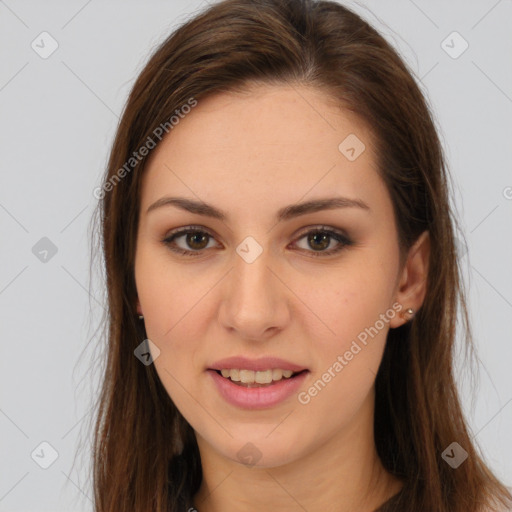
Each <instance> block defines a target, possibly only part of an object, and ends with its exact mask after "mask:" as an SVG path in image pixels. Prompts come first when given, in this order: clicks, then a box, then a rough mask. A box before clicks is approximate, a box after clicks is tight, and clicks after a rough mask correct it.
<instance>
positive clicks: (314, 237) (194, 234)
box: [162, 226, 354, 257]
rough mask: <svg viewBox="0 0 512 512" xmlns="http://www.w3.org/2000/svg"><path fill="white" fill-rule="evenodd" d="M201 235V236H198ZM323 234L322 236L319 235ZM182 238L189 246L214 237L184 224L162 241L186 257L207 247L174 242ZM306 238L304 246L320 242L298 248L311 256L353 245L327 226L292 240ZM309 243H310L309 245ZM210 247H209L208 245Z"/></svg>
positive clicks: (325, 255)
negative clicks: (181, 245)
mask: <svg viewBox="0 0 512 512" xmlns="http://www.w3.org/2000/svg"><path fill="white" fill-rule="evenodd" d="M200 235H202V236H200ZM321 235H323V236H321ZM180 238H183V239H184V243H185V245H188V247H190V244H192V246H193V245H194V244H197V245H201V244H202V243H203V242H204V241H205V240H207V242H208V243H209V242H210V239H214V238H215V237H214V236H213V235H212V234H211V233H210V232H209V231H208V230H207V229H206V228H204V227H202V226H186V227H184V228H179V229H176V230H174V231H172V232H171V233H169V234H168V235H167V236H166V237H165V238H164V239H163V240H162V243H163V244H164V245H165V246H166V247H168V248H169V249H170V250H171V251H173V252H175V253H177V254H181V255H183V256H187V257H197V256H201V255H202V254H204V253H205V251H206V250H207V249H209V247H207V246H205V247H201V248H199V249H196V250H194V249H193V247H192V248H191V249H185V248H183V247H180V246H178V245H177V244H176V240H178V239H180ZM302 239H306V242H305V243H306V246H308V247H311V245H313V246H315V245H316V244H320V246H321V248H320V250H314V249H311V250H309V249H303V248H302V249H300V251H302V252H306V253H309V254H310V255H311V256H313V257H327V256H331V255H333V254H336V253H339V252H340V251H342V250H343V249H344V248H346V247H348V246H351V245H353V243H354V242H353V241H352V240H351V239H350V238H349V237H348V236H346V235H345V234H344V233H342V232H340V231H338V230H336V229H334V228H330V227H327V226H318V227H314V228H310V229H308V230H306V231H303V232H302V233H301V234H300V235H299V236H298V237H297V238H296V239H295V241H294V243H296V241H299V240H302ZM333 240H334V241H335V242H337V245H335V246H334V247H331V248H329V249H328V250H323V249H325V247H323V246H325V245H326V246H327V247H329V246H331V242H332V241H333ZM310 244H311V245H310ZM210 248H211V247H210Z"/></svg>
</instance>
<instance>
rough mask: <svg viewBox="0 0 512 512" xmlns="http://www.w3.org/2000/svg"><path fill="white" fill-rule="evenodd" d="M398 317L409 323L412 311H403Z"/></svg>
mask: <svg viewBox="0 0 512 512" xmlns="http://www.w3.org/2000/svg"><path fill="white" fill-rule="evenodd" d="M400 316H401V317H402V318H405V320H406V321H409V320H411V318H413V317H414V309H412V308H408V309H406V310H405V311H403V312H402V313H400Z"/></svg>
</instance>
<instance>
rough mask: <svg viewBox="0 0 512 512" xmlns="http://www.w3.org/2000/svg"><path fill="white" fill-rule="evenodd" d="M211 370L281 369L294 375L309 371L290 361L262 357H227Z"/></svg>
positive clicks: (256, 370) (215, 363)
mask: <svg viewBox="0 0 512 512" xmlns="http://www.w3.org/2000/svg"><path fill="white" fill-rule="evenodd" d="M208 369H209V370H217V371H221V370H226V369H227V370H230V369H240V370H252V371H255V372H264V371H266V370H272V369H281V370H290V371H292V372H293V373H298V372H301V371H303V370H307V368H306V367H305V366H301V365H299V364H296V363H292V362H290V361H286V360H284V359H281V358H279V357H261V358H259V359H248V358H246V357H243V356H235V357H227V358H225V359H220V360H219V361H215V362H214V363H213V364H212V365H211V366H210V367H209V368H208Z"/></svg>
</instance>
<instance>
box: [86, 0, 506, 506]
mask: <svg viewBox="0 0 512 512" xmlns="http://www.w3.org/2000/svg"><path fill="white" fill-rule="evenodd" d="M96 196H97V197H98V198H100V199H101V203H100V208H101V210H100V212H101V230H102V250H103V251H104V259H105V266H106V271H107V272H106V273H107V283H106V285H107V290H108V301H109V318H108V321H109V324H108V325H109V332H108V359H107V364H106V368H105V374H104V383H103V389H102V394H101V401H100V406H99V411H98V418H97V423H96V429H95V450H94V464H95V466H94V486H95V507H96V510H97V511H98V512H107V511H108V512H113V511H119V510H126V511H128V510H130V511H134V512H142V511H144V512H146V511H148V510H154V511H159V512H160V511H169V510H170V511H185V510H189V511H193V510H198V511H199V512H217V511H219V510H223V511H231V510H233V511H235V510H237V511H256V510H258V511H259V510H267V509H271V508H272V509H280V510H286V511H295V510H307V511H309V512H316V511H319V510H323V511H325V510H330V511H337V512H348V511H353V510H357V511H361V512H363V511H364V512H370V511H376V510H378V511H381V512H382V511H391V510H392V511H415V512H420V511H428V512H432V511H437V512H448V511H449V512H477V511H484V510H493V511H495V510H503V509H504V507H509V506H510V505H511V504H512V496H511V494H510V492H509V489H507V488H506V487H505V485H503V484H502V483H500V482H499V481H498V480H497V479H496V478H495V476H494V475H493V474H492V472H491V471H490V470H489V469H488V468H487V467H486V465H485V463H484V461H483V460H482V458H481V457H480V456H479V454H478V451H477V447H476V446H475V445H474V443H473V441H472V439H471V438H470V436H469V434H468V428H467V424H466V422H465V419H464V417H463V414H462V411H461V406H460V401H459V397H458V392H457V389H456V385H455V382H454V378H453V369H452V352H453V346H454V339H455V326H456V316H457V311H458V308H459V307H460V310H461V312H462V318H463V321H464V323H463V327H465V329H466V336H465V339H468V344H469V345H468V347H469V348H471V345H470V343H471V337H470V332H469V323H468V318H467V311H466V306H465V296H464V293H463V288H462V280H461V277H460V271H459V266H458V261H457V258H456V250H455V240H454V224H455V223H456V221H455V219H454V218H453V216H452V213H451V209H450V202H449V190H448V183H447V173H446V169H445V163H444V159H443V153H442V148H441V145H440V142H439V139H438V136H437V133H436V130H435V127H434V123H433V120H432V117H431V114H430V112H429V109H428V107H427V105H426V102H425V99H424V98H423V96H422V94H421V92H420V90H419V88H418V86H417V84H416V83H415V81H414V79H413V78H412V76H411V73H410V72H409V70H408V69H407V67H406V65H405V64H404V63H403V62H402V60H401V59H400V58H399V56H398V55H397V54H396V52H395V51H394V50H393V49H392V48H391V47H390V45H389V44H388V43H387V42H386V41H385V40H384V39H383V38H382V37H381V36H380V35H379V34H378V33H377V32H376V31H375V30H374V29H373V28H371V27H370V26H369V25H368V24H367V23H366V22H365V21H363V20H362V19H361V18H360V17H359V16H357V15H356V14H354V13H353V12H351V11H350V10H348V9H346V8H345V7H343V6H341V5H339V4H336V3H332V2H326V1H313V0H311V1H308V0H302V1H301V0H225V1H222V2H220V3H217V4H215V5H213V6H211V7H210V8H209V9H208V10H206V11H204V12H203V13H201V14H199V15H197V16H196V17H195V18H193V19H191V20H190V21H188V22H187V23H186V24H184V25H183V26H181V27H180V28H179V29H178V30H176V31H175V33H173V34H172V35H171V36H170V37H169V38H168V39H167V40H166V41H164V43H163V44H161V45H160V47H159V48H158V49H157V51H156V52H155V53H154V55H153V56H152V57H151V59H150V60H149V62H148V63H147V65H146V67H145V68H144V69H143V71H142V72H141V74H140V76H139V77H138V79H137V81H136V83H135V85H134V87H133V90H132V92H131V94H130V97H129V99H128V102H127V105H126V108H125V111H124V113H123V117H122V119H121V122H120V125H119V128H118V132H117V136H116V139H115V142H114V145H113V148H112V153H111V157H110V161H109V165H108V170H107V173H106V175H105V178H104V184H103V186H102V188H101V189H99V190H98V191H97V193H96Z"/></svg>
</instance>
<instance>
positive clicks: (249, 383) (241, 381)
mask: <svg viewBox="0 0 512 512" xmlns="http://www.w3.org/2000/svg"><path fill="white" fill-rule="evenodd" d="M210 370H213V371H214V372H216V373H217V374H218V375H220V376H221V377H223V378H224V379H226V380H229V381H230V382H232V383H233V384H236V385H237V386H240V387H244V388H266V387H271V386H273V385H275V384H276V383H278V382H279V381H284V380H288V381H289V380H293V379H295V378H297V377H298V376H299V375H302V374H304V373H306V372H307V371H308V370H300V371H295V372H294V371H292V370H283V369H281V368H269V369H267V370H263V371H254V370H246V369H240V368H223V369H222V370H216V369H214V368H210Z"/></svg>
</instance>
